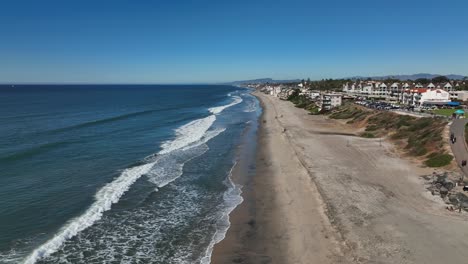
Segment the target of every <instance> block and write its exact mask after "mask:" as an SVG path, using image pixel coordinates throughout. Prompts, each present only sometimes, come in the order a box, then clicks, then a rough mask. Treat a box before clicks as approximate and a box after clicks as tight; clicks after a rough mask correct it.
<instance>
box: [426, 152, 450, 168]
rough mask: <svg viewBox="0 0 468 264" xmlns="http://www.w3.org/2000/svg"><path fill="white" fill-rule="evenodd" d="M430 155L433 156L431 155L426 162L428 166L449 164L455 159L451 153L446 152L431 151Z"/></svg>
mask: <svg viewBox="0 0 468 264" xmlns="http://www.w3.org/2000/svg"><path fill="white" fill-rule="evenodd" d="M429 156H431V157H430V158H429V159H427V160H426V161H425V162H424V163H425V164H426V165H427V166H428V167H443V166H447V165H449V164H450V162H451V161H452V160H453V156H452V155H449V154H446V153H444V154H440V153H437V154H434V153H431V154H430V155H429Z"/></svg>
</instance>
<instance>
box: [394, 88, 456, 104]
mask: <svg viewBox="0 0 468 264" xmlns="http://www.w3.org/2000/svg"><path fill="white" fill-rule="evenodd" d="M402 98H403V100H402V103H403V104H407V105H411V106H416V107H420V106H429V105H447V104H448V103H449V102H451V100H450V94H449V92H447V91H444V90H442V89H434V90H432V89H427V88H413V89H407V90H405V91H404V93H403V97H402Z"/></svg>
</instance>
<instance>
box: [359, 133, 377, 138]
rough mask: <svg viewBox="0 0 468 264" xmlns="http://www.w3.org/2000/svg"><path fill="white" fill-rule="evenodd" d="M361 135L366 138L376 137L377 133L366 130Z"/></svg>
mask: <svg viewBox="0 0 468 264" xmlns="http://www.w3.org/2000/svg"><path fill="white" fill-rule="evenodd" d="M361 137H364V138H375V135H374V134H373V133H370V132H364V133H362V134H361Z"/></svg>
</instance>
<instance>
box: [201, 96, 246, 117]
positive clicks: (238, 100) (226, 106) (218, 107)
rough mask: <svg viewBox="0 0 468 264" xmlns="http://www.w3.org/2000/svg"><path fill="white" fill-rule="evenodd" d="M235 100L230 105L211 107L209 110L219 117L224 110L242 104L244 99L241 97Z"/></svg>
mask: <svg viewBox="0 0 468 264" xmlns="http://www.w3.org/2000/svg"><path fill="white" fill-rule="evenodd" d="M233 98H234V101H232V102H231V103H229V104H227V105H222V106H216V107H211V108H209V109H208V111H210V112H211V113H213V114H215V115H217V114H219V113H221V112H222V111H223V110H224V109H226V108H228V107H231V106H234V105H236V104H240V103H241V102H242V98H241V97H239V96H233Z"/></svg>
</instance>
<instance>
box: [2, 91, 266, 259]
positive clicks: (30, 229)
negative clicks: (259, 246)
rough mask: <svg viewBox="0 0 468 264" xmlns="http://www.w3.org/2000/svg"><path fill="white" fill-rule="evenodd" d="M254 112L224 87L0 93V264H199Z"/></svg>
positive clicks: (232, 189) (248, 99)
mask: <svg viewBox="0 0 468 264" xmlns="http://www.w3.org/2000/svg"><path fill="white" fill-rule="evenodd" d="M259 111H260V110H259V106H258V102H257V100H256V99H255V98H254V97H253V96H251V95H250V94H249V91H248V90H247V89H244V88H239V87H233V86H222V85H198V86H162V85H160V86H155V85H99V86H97V85H81V86H80V85H69V86H63V85H29V86H14V87H11V86H0V124H1V125H0V263H209V261H210V256H211V250H212V247H213V245H214V243H216V242H217V241H219V240H221V239H222V238H223V237H224V234H225V232H226V229H227V228H228V226H229V221H228V217H227V215H228V213H229V212H230V211H232V209H233V208H234V207H235V206H236V205H237V204H239V203H240V202H241V201H242V198H241V196H240V193H241V191H240V186H236V185H235V184H234V183H233V182H232V181H231V180H230V177H229V176H230V171H231V169H232V168H233V166H234V164H235V162H236V158H237V157H236V147H237V146H238V145H239V144H242V142H243V140H244V139H243V138H245V137H246V136H250V137H253V136H255V133H254V132H255V127H256V124H257V119H258V115H259Z"/></svg>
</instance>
